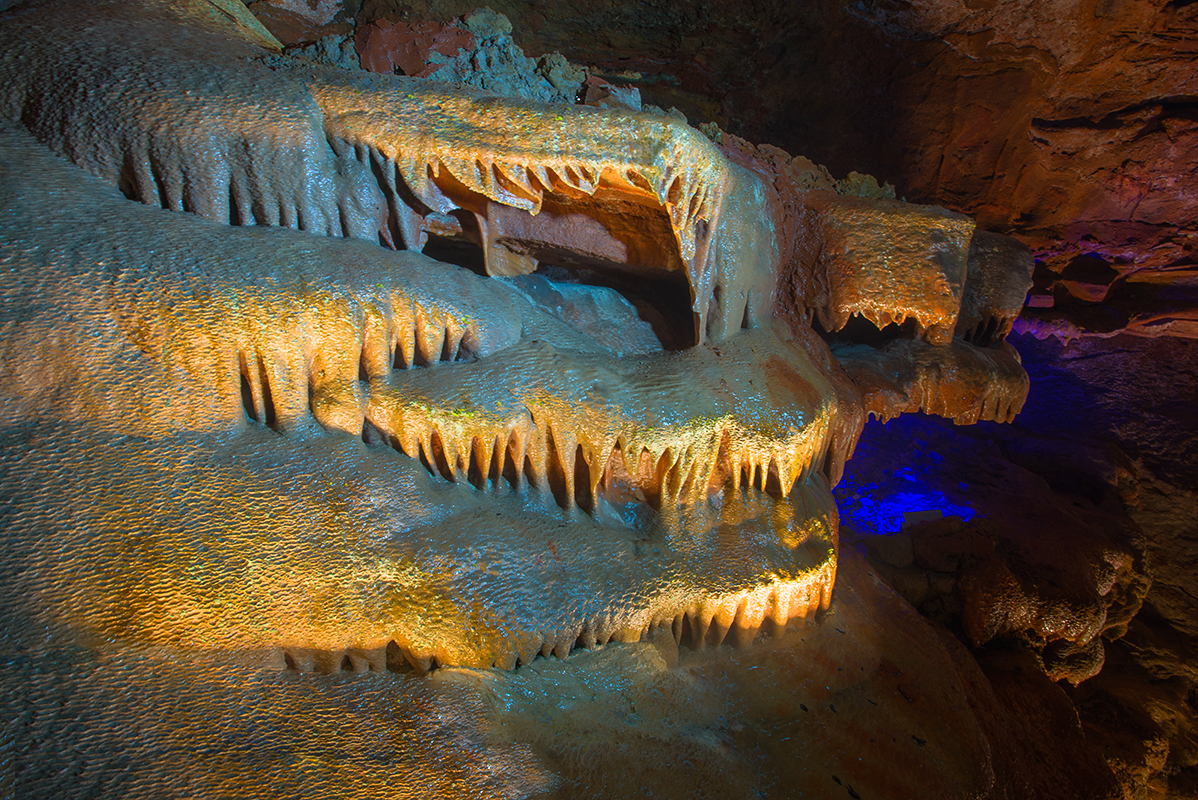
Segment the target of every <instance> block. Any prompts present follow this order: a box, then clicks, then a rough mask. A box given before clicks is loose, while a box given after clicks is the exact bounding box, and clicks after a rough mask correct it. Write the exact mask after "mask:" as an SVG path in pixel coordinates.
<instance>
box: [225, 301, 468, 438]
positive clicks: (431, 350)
mask: <svg viewBox="0 0 1198 800" xmlns="http://www.w3.org/2000/svg"><path fill="white" fill-rule="evenodd" d="M389 316H390V320H389V322H388V323H387V325H386V330H385V331H383V332H382V333H381V335H379V336H372V335H371V331H369V330H364V331H363V333H362V346H361V352H360V355H359V358H358V375H357V377H358V379H359V380H361V381H369V380H370V379H371V378H377V377H384V376H386V375H387V374H389V373H390V371H392V370H406V369H412V368H415V367H427V366H432V365H434V364H438V363H444V362H454V361H472V360H474V358H475V357H476V350H477V347H478V345H477V342H478V334H477V332H476V330H475V328H474V325H473V323H471V322H465V321H463V320H461V319H459V318H458V317H456V316H454V315H453V314H450V313H446V312H434V311H430V310H428V309H425V308H424V307H423V306H421V305H420V304H419V303H415V302H412V301H410V300H408V299H407V298H405V297H403V296H401V295H396V296H393V297H392V298H391V303H390V314H389ZM272 358H273V356H272V355H271V354H270V353H269V352H263V351H262V350H260V349H257V348H255V349H252V350H249V349H242V350H240V351H239V352H238V370H239V373H240V380H241V399H242V406H243V408H244V410H245V413H246V416H247V417H248V418H249V419H251V420H253V421H255V422H260V423H263V424H265V425H267V426H269V427H271V428H276V429H278V428H279V427H280V423H279V418H280V417H281V416H283V415H282V414H281V413H280V412H281V411H282V408H281V407H280V402H279V401H280V400H281V399H282V395H283V394H284V393H287V392H298V391H304V392H310V387H309V386H307V385H306V381H296V380H294V379H292V380H291V381H287V380H286V379H284V378H283V377H281V376H280V375H279V374H277V373H275V371H274V370H272V369H271V368H270V364H271V362H272ZM285 383H286V384H287V385H284V384H285ZM311 400H312V397H311V394H310V393H309V395H308V402H309V409H310V404H311Z"/></svg>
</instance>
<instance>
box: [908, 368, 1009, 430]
mask: <svg viewBox="0 0 1198 800" xmlns="http://www.w3.org/2000/svg"><path fill="white" fill-rule="evenodd" d="M945 390H946V387H945V386H943V385H942V382H941V380H940V379H939V376H937V375H932V374H928V373H921V374H920V375H919V377H918V378H917V379H916V383H915V386H914V393H915V394H916V397H913V398H912V400H917V401H918V404H919V410H920V411H923V412H924V413H925V414H936V415H938V416H941V417H947V418H949V419H951V420H953V421H954V422H955V423H957V424H958V425H972V424H974V423H976V422H978V421H979V420H986V421H988V422H1012V421H1013V420H1014V419H1015V415H1016V414H1018V413H1019V411H1020V410H1021V409H1022V408H1023V402H1024V400H1025V399H1026V397H1027V393H1026V388H1025V387H1023V388H1021V387H1018V386H1012V385H1009V384H1008V383H1007V382H1006V381H991V382H990V383H989V384H988V385H987V386H986V388H985V389H984V390H983V391H982V394H981V397H980V398H979V399H978V400H977V401H976V402H974V403H971V404H970V405H969V406H967V407H965V408H962V406H961V405H960V400H959V398H958V397H957V395H956V393H954V392H953V391H952V389H951V388H948V391H947V392H946V391H945Z"/></svg>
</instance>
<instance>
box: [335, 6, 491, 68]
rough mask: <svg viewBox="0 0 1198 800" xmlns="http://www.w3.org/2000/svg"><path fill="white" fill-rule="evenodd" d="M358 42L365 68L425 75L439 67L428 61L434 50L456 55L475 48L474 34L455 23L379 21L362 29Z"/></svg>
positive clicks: (358, 33) (359, 54)
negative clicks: (465, 49) (461, 51)
mask: <svg viewBox="0 0 1198 800" xmlns="http://www.w3.org/2000/svg"><path fill="white" fill-rule="evenodd" d="M354 45H355V47H356V48H357V50H358V56H359V57H360V58H361V59H362V67H363V68H364V69H368V70H370V71H371V72H380V73H383V74H390V73H392V72H399V73H400V74H402V75H411V76H413V77H417V78H423V77H426V76H427V75H428V74H429V73H432V72H434V71H436V69H437V68H438V66H439V65H436V64H429V63H428V61H429V57H430V56H431V55H432V54H433V53H440V54H441V55H443V56H453V55H456V54H457V52H458V51H459V50H461V49H462V48H470V47H473V46H474V37H473V36H471V35H470V32H469V31H465V30H462V29H461V28H460V27H458V26H457V25H452V24H448V25H446V24H442V23H439V22H418V23H414V24H412V23H407V22H388V21H386V20H375V21H373V22H370V23H369V24H366V25H362V26H360V27H359V28H358V30H357V32H356V33H355V34H354Z"/></svg>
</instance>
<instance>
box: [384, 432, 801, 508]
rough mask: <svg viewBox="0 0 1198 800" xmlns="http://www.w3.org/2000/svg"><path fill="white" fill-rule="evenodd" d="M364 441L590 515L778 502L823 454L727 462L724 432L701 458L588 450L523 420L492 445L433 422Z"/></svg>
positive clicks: (757, 455)
mask: <svg viewBox="0 0 1198 800" xmlns="http://www.w3.org/2000/svg"><path fill="white" fill-rule="evenodd" d="M363 438H364V439H365V440H366V441H367V443H369V444H375V443H378V442H386V443H388V444H390V445H391V446H392V447H393V448H394V449H396V450H398V451H399V452H401V453H403V454H404V455H407V456H409V457H410V458H414V459H418V460H419V461H420V462H421V463H422V464H423V465H424V466H425V467H426V468H427V469H428V470H429V472H430V473H432V474H433V475H438V476H440V477H443V478H445V479H446V480H450V481H455V482H468V483H470V484H472V485H473V486H475V487H476V488H478V489H485V488H487V486H488V485H490V486H491V487H495V488H497V487H499V486H500V485H502V484H503V483H505V482H506V483H507V484H508V485H510V486H511V487H513V488H515V489H518V490H523V489H525V488H534V489H541V490H545V491H548V492H550V493H552V495H553V497H554V500H555V501H556V502H557V504H558V505H559V506H561V507H562V508H565V509H573V508H578V509H580V510H582V511H587V512H594V511H595V508H596V505H597V502H598V500H599V498H600V497H606V498H607V499H608V500H609V501H614V500H616V498H617V497H618V496H621V495H622V496H626V497H627V499H629V500H636V501H639V502H646V503H648V504H650V505H652V506H654V507H656V508H662V507H669V506H677V505H680V504H682V503H686V502H690V503H693V502H698V501H702V500H706V499H707V497H708V495H709V493H710V492H711V491H713V490H718V489H721V488H724V487H728V488H730V489H731V490H732V491H733V492H739V491H741V490H742V489H753V490H758V491H765V492H768V493H769V494H771V495H773V496H774V497H783V496H785V495H786V494H788V493H789V492H790V490H791V488H792V487H793V486H794V484H795V482H796V481H798V480H806V479H807V478H808V477H809V476H810V474H811V472H812V470H814V469H815V468H817V467H820V466H822V465H823V463H824V453H823V452H822V451H821V452H811V453H801V452H796V453H792V454H788V455H789V457H786V458H783V459H779V457H778V455H777V454H775V453H772V452H770V451H769V450H757V449H756V448H753V447H751V446H750V447H745V448H744V449H743V450H741V452H740V453H738V454H734V453H732V452H731V448H730V446H729V443H730V440H731V437H730V436H729V435H728V434H727V433H726V432H725V433H723V434H722V435H721V436H719V437H718V438H717V439H716V442H717V446H715V447H707V448H702V450H700V452H696V450H697V449H699V448H696V447H693V446H692V447H685V448H676V447H670V446H667V447H665V448H664V449H661V450H655V449H651V448H650V447H648V446H645V445H644V444H642V443H639V442H636V441H632V442H630V441H628V440H627V439H625V438H623V437H619V438H617V440H616V441H615V442H614V443H613V444H611V445H600V446H591V445H588V444H585V443H579V442H578V441H577V439H576V437H575V436H574V435H573V434H572V433H567V432H564V431H563V430H562V429H561V428H559V427H555V426H554V425H553V423H552V422H545V423H544V424H537V422H536V421H535V420H534V418H533V415H532V414H529V413H524V414H522V415H520V416H519V417H518V419H517V420H516V421H515V422H512V423H509V426H508V427H507V429H506V430H505V431H504V432H502V433H499V434H496V435H494V436H493V437H492V436H490V435H475V436H472V437H460V436H454V435H452V434H451V435H446V434H445V433H443V431H442V429H441V428H440V427H439V426H438V425H437V423H436V422H431V423H429V424H427V425H424V426H417V425H406V426H404V428H403V429H402V430H400V431H395V432H392V431H389V430H387V429H386V424H385V423H382V424H379V423H378V422H376V421H372V420H370V419H368V420H367V426H366V427H365V428H364V433H363ZM633 454H635V455H633Z"/></svg>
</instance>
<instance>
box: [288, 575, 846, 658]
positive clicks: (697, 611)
mask: <svg viewBox="0 0 1198 800" xmlns="http://www.w3.org/2000/svg"><path fill="white" fill-rule="evenodd" d="M830 597H831V581H830V580H822V579H821V580H813V581H811V582H810V583H806V584H803V583H798V582H793V583H791V582H788V583H780V584H775V585H773V586H767V587H760V588H758V589H755V590H751V591H745V592H739V593H736V594H731V595H727V596H724V597H721V598H717V599H711V600H707V601H702V602H699V603H696V604H694V605H692V606H690V607H689V608H687V609H685V610H683V611H679V612H677V613H674V614H666V615H654V616H653V617H652V619H651V620H650V621H648V622H645V623H642V624H624V625H621V624H616V623H613V622H606V623H593V624H587V625H583V626H582V627H581V628H580V629H579V630H578V631H577V633H575V634H572V635H565V636H560V637H557V638H543V639H542V640H541V642H540V644H539V645H538V644H536V643H535V642H534V643H532V644H528V645H525V646H524V647H523V648H522V649H521V648H515V649H507V650H504V651H502V652H500V653H496V654H493V655H490V656H480V657H479V658H478V659H475V663H473V664H469V665H467V666H483V667H497V668H499V669H506V670H513V669H515V668H516V667H517V666H524V665H527V664H529V663H531V662H532V661H533V660H534V659H536V658H537V657H541V658H548V657H549V656H556V657H557V658H566V657H567V656H568V655H569V654H570V653H572V652H574V651H575V650H579V649H586V650H592V649H595V648H596V647H603V646H605V645H607V644H608V643H611V642H622V643H634V642H641V641H651V642H652V641H663V640H665V641H669V640H672V641H673V643H674V645H675V646H680V647H689V648H691V649H695V650H701V649H704V648H706V647H718V646H720V645H721V644H732V645H735V646H738V647H743V646H747V645H748V644H750V643H751V642H752V641H753V639H755V638H756V637H757V635H758V634H759V633H761V632H762V631H766V632H772V633H775V634H777V633H780V632H781V631H783V630H785V628H786V626H787V624H788V623H789V622H790V621H792V620H796V619H800V620H804V621H806V620H809V619H811V618H813V617H814V616H815V614H816V613H817V612H818V611H819V610H820V609H823V608H827V606H828V603H829V601H830ZM667 637H668V639H667ZM452 662H453V659H452V658H447V657H442V658H438V657H437V655H436V654H435V653H432V652H429V653H423V654H418V653H414V652H412V651H411V650H409V649H407V648H404V647H402V646H400V645H399V644H398V643H397V642H396V641H395V640H391V641H389V642H387V643H386V644H385V645H383V646H380V647H372V648H352V647H351V648H346V649H344V650H320V649H314V648H303V647H285V648H279V649H277V650H276V651H273V653H272V654H271V657H270V663H269V665H270V666H271V667H273V668H276V669H283V670H289V671H296V672H307V673H324V674H336V673H371V672H376V673H378V672H391V673H399V674H411V675H423V674H426V673H428V672H430V671H431V670H434V669H436V668H437V667H439V666H455V664H453V663H452Z"/></svg>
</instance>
